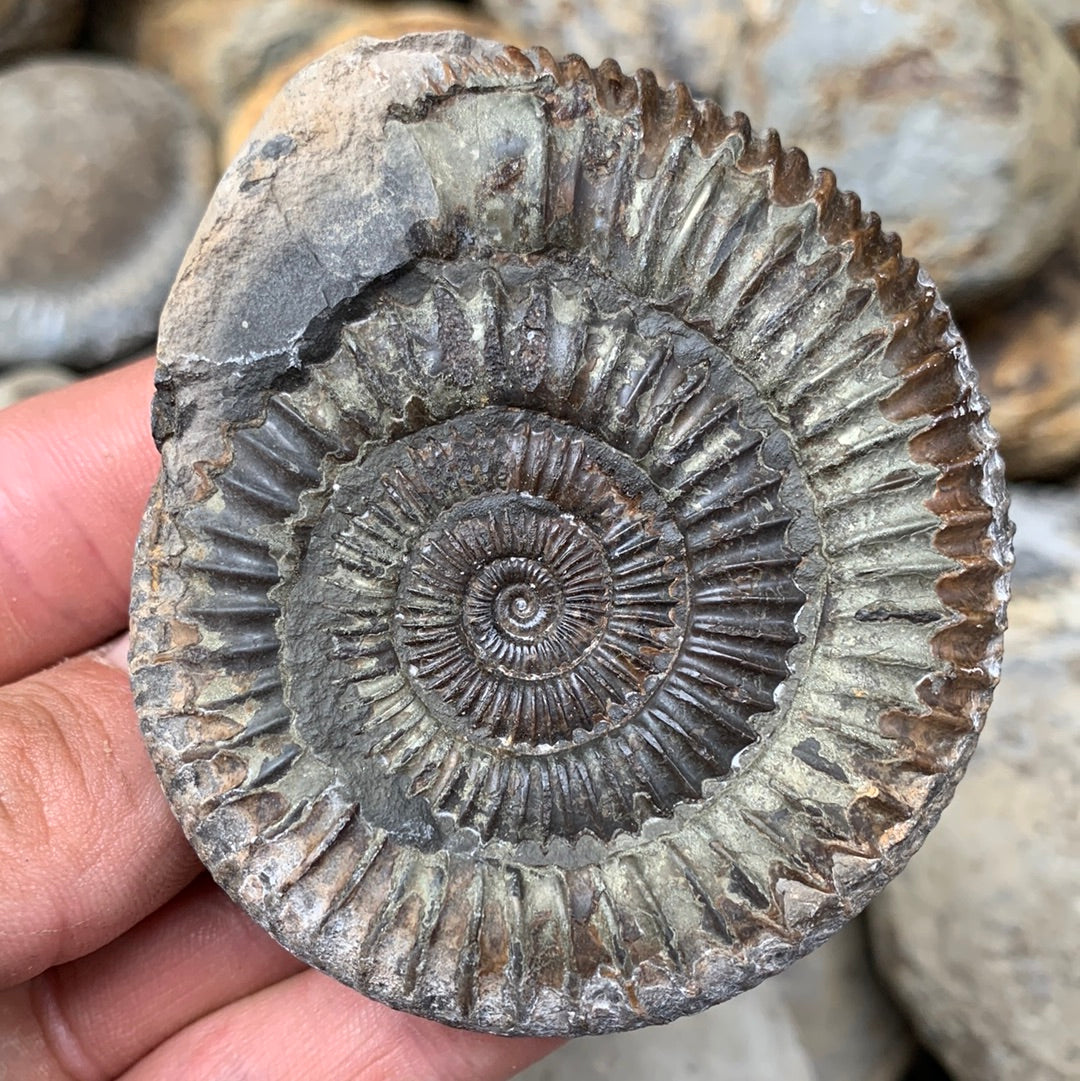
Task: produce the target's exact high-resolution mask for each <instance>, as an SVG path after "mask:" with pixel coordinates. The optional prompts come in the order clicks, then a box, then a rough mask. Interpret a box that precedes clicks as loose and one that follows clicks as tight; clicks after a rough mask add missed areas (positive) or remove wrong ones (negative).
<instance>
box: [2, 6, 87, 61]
mask: <svg viewBox="0 0 1080 1081" xmlns="http://www.w3.org/2000/svg"><path fill="white" fill-rule="evenodd" d="M84 7H85V3H84V0H0V63H2V62H6V61H7V60H9V59H10V58H11V57H13V56H18V55H19V54H20V53H30V52H40V51H41V50H43V49H62V48H64V46H65V45H70V44H71V42H73V41H74V40H75V35H76V34H78V32H79V27H80V26H81V25H82V20H83V9H84Z"/></svg>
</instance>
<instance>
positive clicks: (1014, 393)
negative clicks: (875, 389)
mask: <svg viewBox="0 0 1080 1081" xmlns="http://www.w3.org/2000/svg"><path fill="white" fill-rule="evenodd" d="M962 329H963V331H964V335H965V337H966V339H967V342H968V346H969V348H970V350H971V358H972V360H973V361H974V362H975V366H976V368H978V370H979V378H980V384H981V386H982V389H983V390H984V392H985V393H986V394H987V396H988V397H989V399H990V407H991V410H992V415H993V421H994V427H995V428H996V429H997V431H998V432H999V433H1000V435H1001V453H1002V454H1003V455H1004V457H1005V464H1006V467H1007V469H1008V472H1009V476H1010V477H1011V478H1012V479H1014V480H1022V479H1029V478H1035V479H1050V478H1055V477H1062V476H1065V475H1068V474H1069V473H1072V472H1074V471H1075V470H1076V469H1077V468H1080V244H1077V243H1073V245H1072V246H1071V247H1070V248H1068V249H1067V250H1065V251H1062V252H1060V253H1058V254H1057V255H1056V256H1054V257H1053V258H1052V259H1050V260H1049V262H1047V264H1046V265H1045V266H1044V267H1043V268H1042V269H1041V270H1040V271H1039V272H1038V274H1036V275H1035V277H1033V278H1032V279H1031V280H1030V281H1029V282H1028V283H1027V284H1026V285H1025V286H1024V287H1023V292H1022V293H1021V294H1020V296H1019V297H1018V298H1017V299H1015V300H1013V301H1011V302H1009V303H1005V304H997V305H994V306H992V307H988V308H987V309H986V311H985V312H983V313H981V314H977V315H973V316H972V317H971V318H969V319H968V320H966V321H965V322H964V324H963V326H962Z"/></svg>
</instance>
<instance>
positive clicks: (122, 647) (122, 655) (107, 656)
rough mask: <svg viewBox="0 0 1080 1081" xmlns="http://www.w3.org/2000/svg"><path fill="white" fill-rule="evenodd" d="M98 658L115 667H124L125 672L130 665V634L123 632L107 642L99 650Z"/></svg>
mask: <svg viewBox="0 0 1080 1081" xmlns="http://www.w3.org/2000/svg"><path fill="white" fill-rule="evenodd" d="M97 656H98V660H100V661H102V662H104V663H105V664H111V665H112V666H113V667H114V668H122V669H123V670H124V671H125V672H126V671H127V666H128V635H127V634H126V633H125V634H122V635H120V637H119V638H114V639H113V640H112V641H111V642H106V643H105V645H103V646H102V647H101V648H100V649H99V650H97Z"/></svg>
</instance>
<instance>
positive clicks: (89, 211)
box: [0, 58, 213, 367]
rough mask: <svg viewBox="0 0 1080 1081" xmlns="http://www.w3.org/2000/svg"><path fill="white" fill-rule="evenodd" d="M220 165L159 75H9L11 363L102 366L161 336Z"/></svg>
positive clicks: (43, 69) (100, 67)
mask: <svg viewBox="0 0 1080 1081" xmlns="http://www.w3.org/2000/svg"><path fill="white" fill-rule="evenodd" d="M212 170H213V161H212V153H211V147H210V143H209V139H208V138H207V136H206V133H205V132H204V131H203V129H202V127H201V126H200V123H199V121H198V119H197V117H196V114H195V111H194V109H193V108H192V107H191V106H190V105H189V104H188V102H187V101H186V100H185V99H184V98H183V96H182V95H181V94H180V93H179V92H178V91H177V90H176V88H175V87H174V86H172V85H171V84H169V83H168V82H166V80H164V79H163V78H161V77H160V76H159V75H155V74H153V73H151V72H146V71H140V70H138V69H135V68H133V67H130V66H129V65H127V64H123V63H119V62H115V61H109V60H105V59H100V58H98V59H90V58H88V59H75V58H68V59H38V60H32V61H27V62H25V63H23V64H20V65H16V66H14V67H12V68H9V69H6V70H4V71H3V72H0V207H3V226H4V227H3V230H2V231H0V326H3V328H4V333H3V336H2V337H0V365H4V364H19V363H63V364H70V365H73V366H75V367H92V366H94V365H96V364H99V363H103V362H104V361H107V360H110V359H112V358H115V357H120V356H124V355H126V354H128V353H130V352H132V351H133V350H135V349H136V348H138V347H139V346H140V345H143V344H145V343H146V342H148V341H150V340H151V339H152V338H153V337H154V334H155V332H156V328H157V320H158V315H159V314H160V310H161V305H162V303H163V302H164V299H165V295H166V293H167V292H168V289H169V285H170V283H171V282H172V278H173V275H174V274H175V273H176V269H177V267H178V266H179V264H180V259H181V256H182V255H183V253H184V249H185V248H186V247H187V244H188V241H189V240H190V239H191V234H192V232H193V231H194V229H195V225H196V224H197V222H198V220H199V218H200V217H201V215H202V212H203V210H204V208H205V203H206V198H207V195H208V192H209V189H210V186H211V184H212V181H213V171H212Z"/></svg>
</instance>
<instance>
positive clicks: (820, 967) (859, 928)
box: [521, 919, 915, 1081]
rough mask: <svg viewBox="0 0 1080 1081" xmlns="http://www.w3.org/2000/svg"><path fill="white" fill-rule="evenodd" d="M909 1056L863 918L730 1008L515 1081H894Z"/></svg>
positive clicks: (906, 1035) (590, 1043) (575, 1053)
mask: <svg viewBox="0 0 1080 1081" xmlns="http://www.w3.org/2000/svg"><path fill="white" fill-rule="evenodd" d="M914 1057H915V1040H914V1037H913V1036H912V1034H911V1031H910V1030H909V1029H908V1027H907V1024H906V1022H905V1021H904V1020H903V1018H902V1017H901V1015H900V1013H899V1012H898V1010H897V1008H896V1007H895V1006H894V1005H893V1004H892V1002H890V1000H889V999H888V998H887V996H886V995H885V994H884V992H883V991H882V990H881V988H880V986H879V985H878V982H877V978H876V977H875V975H874V973H873V971H872V969H871V967H870V962H869V956H868V949H867V943H866V929H865V925H864V922H863V921H862V920H861V919H859V920H856V921H854V922H853V923H851V924H850V925H849V926H847V927H845V928H844V929H843V930H842V931H841V932H840V933H839V934H838V935H836V936H835V937H834V938H831V939H830V940H829V941H828V942H827V943H825V945H824V946H821V947H820V948H819V949H817V950H815V951H814V952H813V953H812V954H810V955H809V956H808V957H805V958H803V959H802V960H801V961H798V962H796V964H794V965H792V967H791V968H789V969H787V970H786V971H784V972H781V973H780V974H779V975H778V976H776V977H774V978H773V979H771V980H768V981H766V982H765V983H763V984H761V985H760V986H758V987H755V988H753V989H752V990H750V991H747V992H746V993H745V994H743V995H740V996H739V997H738V998H737V999H734V1000H732V1001H731V1002H727V1003H724V1004H723V1005H722V1006H717V1007H715V1008H714V1009H712V1010H709V1011H707V1012H705V1013H703V1014H699V1015H698V1016H696V1017H691V1018H684V1019H683V1020H680V1021H676V1022H674V1023H673V1024H671V1025H668V1026H667V1027H665V1028H663V1029H659V1030H657V1029H651V1030H649V1031H648V1032H629V1033H621V1034H618V1035H613V1036H596V1037H586V1038H585V1039H581V1040H575V1041H574V1042H573V1043H571V1044H569V1045H567V1046H566V1047H564V1048H562V1049H561V1050H559V1051H557V1052H556V1053H555V1054H553V1055H549V1056H548V1057H547V1058H545V1059H544V1060H543V1061H542V1062H539V1063H537V1064H536V1065H535V1066H533V1067H531V1068H530V1069H528V1070H526V1071H525V1073H523V1074H522V1075H521V1081H602V1079H604V1081H606V1079H608V1078H612V1079H618V1081H656V1079H657V1078H664V1081H694V1079H698V1078H702V1077H708V1078H711V1079H712V1081H900V1078H902V1077H903V1076H904V1073H905V1071H906V1069H907V1067H908V1066H909V1065H910V1064H911V1062H912V1060H913V1059H914Z"/></svg>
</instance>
